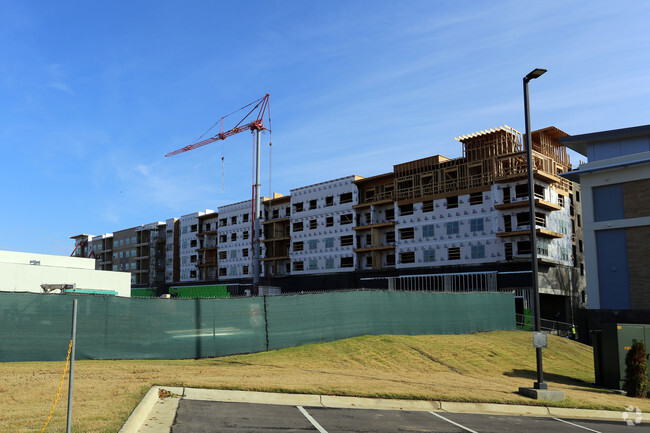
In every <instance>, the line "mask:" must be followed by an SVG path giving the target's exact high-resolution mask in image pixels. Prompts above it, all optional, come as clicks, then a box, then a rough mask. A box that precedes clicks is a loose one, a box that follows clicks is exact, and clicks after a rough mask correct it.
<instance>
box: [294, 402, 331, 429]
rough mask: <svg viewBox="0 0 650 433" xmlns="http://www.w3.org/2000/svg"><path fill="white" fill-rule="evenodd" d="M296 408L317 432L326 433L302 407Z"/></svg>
mask: <svg viewBox="0 0 650 433" xmlns="http://www.w3.org/2000/svg"><path fill="white" fill-rule="evenodd" d="M296 407H297V408H298V410H299V411H300V412H302V414H303V415H305V418H307V420H308V421H309V422H310V423H311V425H313V426H314V427H316V430H318V431H319V432H320V433H327V430H325V429H324V428H323V427H321V426H320V424H318V422H317V421H316V420H315V419H314V418H312V417H311V415H309V413H307V411H306V410H305V409H303V407H302V406H296Z"/></svg>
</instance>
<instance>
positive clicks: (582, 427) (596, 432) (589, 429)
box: [553, 418, 601, 433]
mask: <svg viewBox="0 0 650 433" xmlns="http://www.w3.org/2000/svg"><path fill="white" fill-rule="evenodd" d="M553 419H554V420H556V421H562V422H565V423H567V424H571V425H572V426H575V427H580V428H581V429H585V430H588V431H592V432H594V433H601V432H599V431H598V430H594V429H591V428H589V427H585V426H582V425H579V424H574V423H572V422H569V421H565V420H563V419H560V418H553Z"/></svg>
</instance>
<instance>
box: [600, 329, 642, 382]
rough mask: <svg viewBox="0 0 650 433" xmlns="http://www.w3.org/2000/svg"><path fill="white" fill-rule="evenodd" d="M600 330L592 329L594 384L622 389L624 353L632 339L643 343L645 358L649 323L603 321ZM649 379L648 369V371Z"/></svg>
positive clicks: (629, 346) (628, 348)
mask: <svg viewBox="0 0 650 433" xmlns="http://www.w3.org/2000/svg"><path fill="white" fill-rule="evenodd" d="M601 328H602V329H601V330H599V331H592V333H591V334H592V340H593V345H594V346H593V347H594V371H595V376H596V385H599V386H604V387H606V388H611V389H623V384H624V383H625V355H626V354H627V352H628V351H629V350H630V348H631V347H632V343H633V342H634V340H636V341H642V342H643V344H644V345H645V350H646V359H647V358H648V350H649V348H648V344H649V343H650V325H640V324H630V323H603V324H602V325H601ZM648 376H649V379H650V370H649V371H648Z"/></svg>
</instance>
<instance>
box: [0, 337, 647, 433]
mask: <svg viewBox="0 0 650 433" xmlns="http://www.w3.org/2000/svg"><path fill="white" fill-rule="evenodd" d="M62 371H63V362H30V363H2V364H0V407H1V408H2V409H3V413H2V416H1V417H0V431H2V432H5V431H11V432H32V431H40V429H41V428H42V426H43V424H44V422H45V420H46V419H47V415H48V414H49V412H50V409H51V407H52V402H53V400H54V397H55V396H56V392H57V388H58V385H59V382H60V379H61V373H62ZM535 372H536V369H535V351H534V349H533V347H532V337H531V334H530V333H529V332H521V331H508V332H506V331H504V332H486V333H477V334H470V335H426V336H392V335H390V336H364V337H356V338H350V339H346V340H341V341H336V342H332V343H323V344H314V345H307V346H300V347H294V348H288V349H282V350H276V351H270V352H265V353H258V354H252V355H237V356H228V357H223V358H212V359H201V360H181V361H79V362H76V363H75V394H74V406H73V419H74V425H75V429H76V431H83V432H115V431H117V430H118V429H119V428H120V426H121V425H122V423H123V422H124V421H125V420H126V418H127V417H128V415H129V414H130V413H131V411H132V410H133V409H134V407H135V406H136V405H137V403H138V402H139V400H140V399H141V398H142V396H143V395H144V393H145V392H146V390H148V389H149V387H150V386H152V385H167V386H187V387H197V388H220V389H240V390H255V391H274V392H278V391H279V392H292V393H309V394H331V395H347V396H361V397H382V398H403V399H422V400H445V401H472V402H495V403H510V404H552V403H549V402H546V403H540V402H536V401H533V400H530V399H527V398H525V397H522V396H520V395H518V394H517V393H516V392H517V390H518V388H519V387H520V386H532V383H533V382H534V381H535V380H536V373H535ZM544 372H545V376H544V377H545V381H547V382H548V383H549V386H550V387H551V388H553V389H562V390H564V391H565V393H566V396H567V399H566V401H564V402H561V403H557V404H554V405H556V406H564V407H581V408H600V409H613V410H624V408H625V407H627V406H629V405H633V406H638V407H639V408H641V410H642V411H644V412H649V411H650V402H648V401H647V400H639V399H631V398H628V397H624V396H621V395H617V394H615V393H612V392H610V391H607V390H603V389H600V388H596V387H594V386H593V385H592V383H593V380H594V371H593V355H592V349H591V347H589V346H585V345H582V344H579V343H576V342H573V341H570V340H567V339H564V338H558V337H554V336H549V348H548V349H544ZM66 390H67V383H66V384H65V385H64V390H63V392H62V395H61V397H60V400H59V406H58V407H57V409H56V411H55V414H54V416H53V420H52V421H51V425H50V427H48V429H47V430H46V431H56V430H57V429H59V430H63V429H64V428H65V417H66V414H65V410H66V402H67V395H66V392H65V391H66Z"/></svg>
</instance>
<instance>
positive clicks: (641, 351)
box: [625, 340, 648, 398]
mask: <svg viewBox="0 0 650 433" xmlns="http://www.w3.org/2000/svg"><path fill="white" fill-rule="evenodd" d="M625 391H627V395H628V396H629V397H639V398H645V397H646V394H647V392H648V361H647V359H646V357H645V346H644V344H643V342H642V341H636V340H634V342H633V343H632V347H631V348H630V350H629V351H628V352H627V354H626V355H625Z"/></svg>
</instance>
